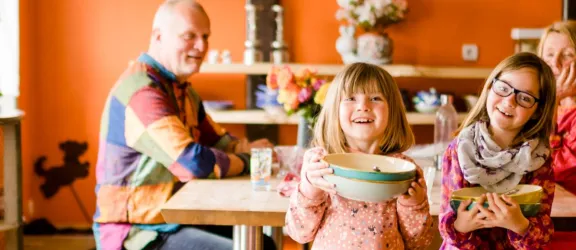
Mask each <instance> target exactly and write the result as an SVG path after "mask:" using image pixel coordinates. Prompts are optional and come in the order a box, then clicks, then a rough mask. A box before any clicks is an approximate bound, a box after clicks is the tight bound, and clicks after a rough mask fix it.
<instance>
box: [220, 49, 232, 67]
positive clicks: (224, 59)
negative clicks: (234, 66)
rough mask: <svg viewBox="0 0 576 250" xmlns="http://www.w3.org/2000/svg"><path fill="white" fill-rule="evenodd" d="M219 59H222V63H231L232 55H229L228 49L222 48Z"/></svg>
mask: <svg viewBox="0 0 576 250" xmlns="http://www.w3.org/2000/svg"><path fill="white" fill-rule="evenodd" d="M220 59H221V60H222V63H224V64H231V63H232V57H230V51H229V50H227V49H226V50H223V51H222V54H221V55H220Z"/></svg>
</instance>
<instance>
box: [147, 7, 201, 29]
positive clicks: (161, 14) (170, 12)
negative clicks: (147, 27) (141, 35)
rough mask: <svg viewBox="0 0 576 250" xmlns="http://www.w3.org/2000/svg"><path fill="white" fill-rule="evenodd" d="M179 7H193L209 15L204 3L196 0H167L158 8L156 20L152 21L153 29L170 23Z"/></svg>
mask: <svg viewBox="0 0 576 250" xmlns="http://www.w3.org/2000/svg"><path fill="white" fill-rule="evenodd" d="M177 8H193V9H196V10H198V11H199V12H200V13H202V14H204V15H205V16H206V17H208V15H207V14H206V11H204V8H203V7H202V5H200V4H199V3H198V2H197V1H195V0H166V1H165V2H164V3H162V4H161V5H160V6H159V7H158V10H156V14H155V15H154V21H153V22H152V29H159V28H161V27H162V26H164V27H165V25H169V24H170V21H171V18H172V17H174V12H175V11H176V10H177Z"/></svg>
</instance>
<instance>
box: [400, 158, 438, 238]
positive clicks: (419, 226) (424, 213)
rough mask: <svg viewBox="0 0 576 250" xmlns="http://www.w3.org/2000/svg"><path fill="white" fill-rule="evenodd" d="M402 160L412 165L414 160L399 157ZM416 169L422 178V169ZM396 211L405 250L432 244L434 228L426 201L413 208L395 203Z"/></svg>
mask: <svg viewBox="0 0 576 250" xmlns="http://www.w3.org/2000/svg"><path fill="white" fill-rule="evenodd" d="M400 158H402V159H404V160H408V161H410V162H412V163H414V164H416V163H415V162H414V160H412V159H410V158H409V157H406V156H403V155H402V156H400ZM416 166H417V168H418V172H419V176H421V177H422V178H424V175H423V173H422V169H421V168H420V167H419V166H418V165H416ZM396 204H397V207H398V209H396V213H397V214H398V226H399V228H400V234H402V239H403V240H404V243H405V245H406V249H426V248H427V247H428V246H430V244H432V238H433V237H434V234H433V231H432V227H433V226H434V223H433V220H432V216H431V215H430V205H429V204H428V199H425V200H424V201H423V202H422V203H421V204H419V205H415V206H405V205H402V204H401V203H400V202H396Z"/></svg>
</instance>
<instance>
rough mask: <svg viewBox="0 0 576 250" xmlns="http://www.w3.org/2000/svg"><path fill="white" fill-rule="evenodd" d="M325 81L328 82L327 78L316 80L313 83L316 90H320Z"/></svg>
mask: <svg viewBox="0 0 576 250" xmlns="http://www.w3.org/2000/svg"><path fill="white" fill-rule="evenodd" d="M325 82H326V80H324V79H318V80H316V82H314V84H312V87H314V91H318V90H319V89H320V87H321V86H322V84H324V83H325Z"/></svg>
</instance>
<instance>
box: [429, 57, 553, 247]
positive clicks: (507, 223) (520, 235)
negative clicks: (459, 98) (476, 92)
mask: <svg viewBox="0 0 576 250" xmlns="http://www.w3.org/2000/svg"><path fill="white" fill-rule="evenodd" d="M555 98H556V85H555V80H554V75H553V74H552V71H551V70H550V67H548V65H547V64H546V63H545V62H544V61H543V60H542V59H540V58H539V57H538V56H537V55H534V54H531V53H518V54H516V55H513V56H510V57H508V58H506V59H505V60H503V61H502V62H501V63H500V64H499V65H498V66H496V68H495V69H494V70H493V71H492V73H491V74H490V76H489V77H488V79H487V80H486V83H485V84H484V89H483V90H482V93H481V95H480V98H479V100H478V103H477V104H476V106H475V107H474V108H473V109H472V111H471V112H470V114H469V115H468V117H467V118H466V120H465V121H464V122H463V124H462V126H461V128H460V131H459V133H458V136H457V138H455V139H454V141H453V142H452V143H451V144H450V145H449V146H448V149H447V150H446V152H445V154H444V158H443V164H442V204H441V206H440V216H439V219H440V223H439V230H440V234H441V235H442V238H443V239H444V242H443V244H442V247H441V249H486V250H488V249H542V248H543V247H544V246H546V245H547V244H548V242H549V240H550V238H551V236H552V234H553V232H554V226H553V224H552V220H551V218H550V212H551V207H552V201H553V199H554V187H555V182H554V174H553V171H552V167H551V166H550V165H551V161H550V158H549V155H550V146H549V141H548V138H549V136H550V133H551V132H552V131H553V129H554V123H553V117H554V112H555V108H556V102H554V101H549V100H554V99H555ZM518 184H533V185H539V186H542V188H543V190H544V191H543V196H542V201H541V204H542V205H541V207H540V210H539V212H538V214H537V215H536V216H533V217H528V218H527V217H525V216H524V215H523V214H522V212H521V210H520V206H519V204H518V203H516V202H515V201H514V200H512V199H511V198H510V197H508V196H506V195H500V194H502V193H505V192H508V191H510V190H512V189H514V188H515V187H516V186H517V185H518ZM475 186H482V187H483V188H485V189H487V190H488V191H489V192H490V193H488V194H487V195H484V196H483V197H481V198H480V200H479V201H478V202H477V204H476V205H475V206H473V207H471V208H470V209H467V207H468V206H469V205H470V204H471V201H470V200H468V201H465V202H462V203H461V204H460V207H458V209H457V210H456V211H454V210H452V208H451V207H450V196H451V194H452V191H454V190H458V189H461V188H465V187H475ZM486 201H487V203H488V207H487V208H486V207H484V206H483V204H484V203H485V202H486Z"/></svg>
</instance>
